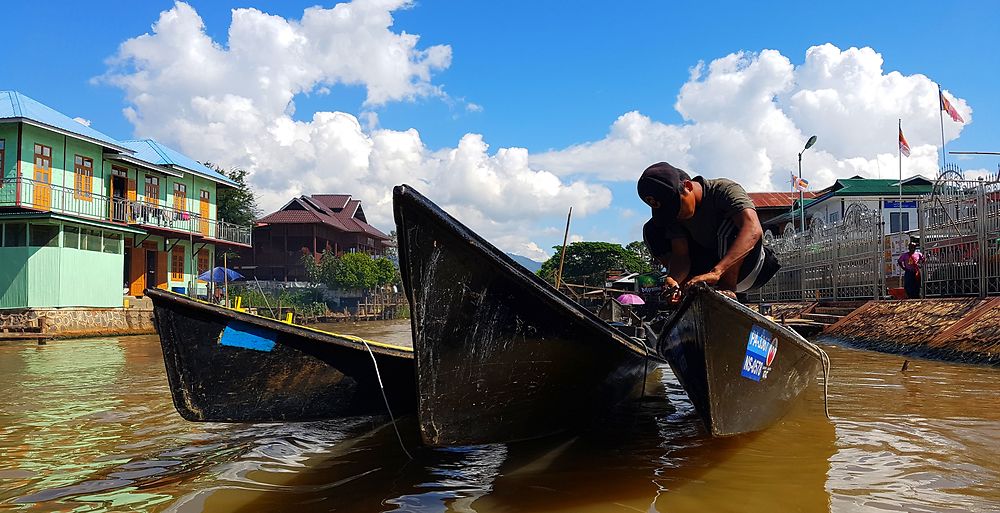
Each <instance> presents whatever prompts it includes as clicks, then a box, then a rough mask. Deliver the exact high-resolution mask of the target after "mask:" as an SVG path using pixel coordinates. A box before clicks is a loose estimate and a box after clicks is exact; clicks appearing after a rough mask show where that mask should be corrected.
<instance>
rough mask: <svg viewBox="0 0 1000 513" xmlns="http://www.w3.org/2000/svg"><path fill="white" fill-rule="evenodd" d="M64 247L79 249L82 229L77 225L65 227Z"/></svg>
mask: <svg viewBox="0 0 1000 513" xmlns="http://www.w3.org/2000/svg"><path fill="white" fill-rule="evenodd" d="M63 247H64V248H73V249H77V248H79V247H80V229H79V228H77V227H76V226H64V227H63Z"/></svg>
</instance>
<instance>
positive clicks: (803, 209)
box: [792, 135, 816, 232]
mask: <svg viewBox="0 0 1000 513" xmlns="http://www.w3.org/2000/svg"><path fill="white" fill-rule="evenodd" d="M814 144H816V136H815V135H814V136H812V137H810V138H809V140H808V141H806V147H805V148H802V151H800V152H799V186H798V189H799V219H800V221H799V224H800V226H801V228H802V231H803V232H804V231H806V206H805V204H804V201H805V199H804V194H803V191H802V185H801V183H802V154H803V153H805V152H806V150H808V149H809V148H812V145H814ZM794 223H795V221H794V220H793V221H792V224H794Z"/></svg>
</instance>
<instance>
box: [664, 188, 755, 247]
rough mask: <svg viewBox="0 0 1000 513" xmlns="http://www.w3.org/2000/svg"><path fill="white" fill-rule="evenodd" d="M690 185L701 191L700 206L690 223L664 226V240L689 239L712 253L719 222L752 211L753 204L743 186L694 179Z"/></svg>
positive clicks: (683, 222) (719, 225)
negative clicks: (694, 184)
mask: <svg viewBox="0 0 1000 513" xmlns="http://www.w3.org/2000/svg"><path fill="white" fill-rule="evenodd" d="M694 181H696V182H698V183H700V184H701V187H702V195H701V203H699V204H698V208H697V209H695V212H694V215H693V216H692V217H691V219H678V220H675V221H674V222H673V223H669V224H668V225H667V226H665V231H666V236H667V238H668V239H683V238H689V239H690V240H692V241H694V242H695V243H696V244H698V245H699V246H701V247H703V248H705V249H711V250H716V249H718V247H719V243H718V233H719V228H720V227H721V226H722V222H723V221H725V220H726V219H727V218H729V217H732V216H733V215H734V214H738V213H740V212H742V211H744V210H746V209H748V208H754V204H753V201H752V200H751V199H750V196H748V195H747V192H746V191H745V190H743V186H742V185H740V184H738V183H736V182H734V181H732V180H730V179H728V178H715V179H709V178H703V177H701V176H696V177H695V178H694Z"/></svg>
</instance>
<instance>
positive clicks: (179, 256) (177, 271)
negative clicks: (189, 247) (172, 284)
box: [170, 246, 184, 281]
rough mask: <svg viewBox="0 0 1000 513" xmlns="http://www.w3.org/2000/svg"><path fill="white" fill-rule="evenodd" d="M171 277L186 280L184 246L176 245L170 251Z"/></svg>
mask: <svg viewBox="0 0 1000 513" xmlns="http://www.w3.org/2000/svg"><path fill="white" fill-rule="evenodd" d="M170 279H171V280H174V281H184V248H183V247H181V246H174V249H173V250H172V251H171V252H170Z"/></svg>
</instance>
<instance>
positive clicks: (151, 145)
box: [122, 139, 236, 186]
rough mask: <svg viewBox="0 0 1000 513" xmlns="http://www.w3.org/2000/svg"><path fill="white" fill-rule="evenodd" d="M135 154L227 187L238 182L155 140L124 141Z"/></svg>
mask: <svg viewBox="0 0 1000 513" xmlns="http://www.w3.org/2000/svg"><path fill="white" fill-rule="evenodd" d="M122 144H124V145H125V146H126V147H128V148H129V149H131V150H132V151H134V152H135V157H136V158H138V159H141V160H144V161H146V162H149V163H150V164H156V165H158V166H173V167H178V168H181V169H182V170H184V171H189V172H191V173H193V174H196V175H199V176H202V177H204V178H208V179H209V180H213V181H215V182H219V183H222V184H225V185H231V186H235V185H236V182H234V181H232V180H230V179H229V178H228V177H226V176H225V175H223V174H221V173H219V172H217V171H215V170H214V169H211V168H209V167H207V166H205V165H202V164H201V163H200V162H198V161H196V160H194V159H192V158H191V157H188V156H187V155H184V154H183V153H181V152H179V151H177V150H174V149H172V148H168V147H166V146H164V145H163V144H161V143H159V142H157V141H154V140H153V139H129V140H125V141H122Z"/></svg>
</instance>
